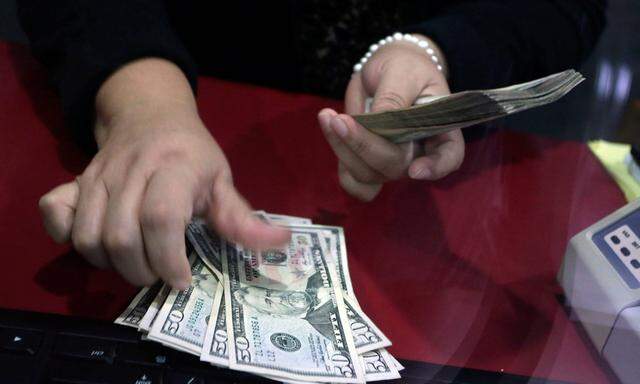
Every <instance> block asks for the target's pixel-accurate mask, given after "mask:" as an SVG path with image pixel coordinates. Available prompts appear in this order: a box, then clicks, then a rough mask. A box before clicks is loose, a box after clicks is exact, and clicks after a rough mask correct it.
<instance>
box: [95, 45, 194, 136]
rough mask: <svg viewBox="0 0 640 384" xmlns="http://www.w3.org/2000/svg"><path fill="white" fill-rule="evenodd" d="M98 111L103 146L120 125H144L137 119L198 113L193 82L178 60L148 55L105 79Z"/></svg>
mask: <svg viewBox="0 0 640 384" xmlns="http://www.w3.org/2000/svg"><path fill="white" fill-rule="evenodd" d="M95 112H96V115H95V127H94V135H95V138H96V141H97V143H98V146H101V144H102V143H103V142H104V141H106V139H107V137H108V136H110V135H111V134H113V133H114V131H116V130H117V129H119V127H126V126H131V125H135V126H139V127H144V126H145V125H146V124H134V123H135V122H136V121H149V120H152V119H155V118H158V117H160V116H165V117H170V116H181V115H185V116H197V106H196V102H195V97H194V95H193V93H192V91H191V87H190V85H189V82H188V81H187V79H186V77H185V76H184V74H183V73H182V71H181V70H180V69H179V68H178V67H177V66H176V65H175V64H173V63H171V62H169V61H167V60H164V59H157V58H145V59H140V60H136V61H133V62H131V63H128V64H126V65H125V66H123V67H122V68H120V69H118V70H117V71H116V72H114V73H113V74H112V75H111V76H110V77H109V78H108V79H107V80H105V82H104V83H103V84H102V86H101V87H100V89H99V90H98V93H97V94H96V99H95ZM124 129H128V128H124Z"/></svg>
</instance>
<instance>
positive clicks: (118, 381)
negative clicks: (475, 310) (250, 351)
mask: <svg viewBox="0 0 640 384" xmlns="http://www.w3.org/2000/svg"><path fill="white" fill-rule="evenodd" d="M400 363H402V364H403V365H404V366H405V369H404V370H403V371H402V372H401V375H402V378H401V379H399V380H393V381H390V382H391V383H409V384H418V383H420V384H425V383H434V384H491V383H500V384H518V383H522V384H524V383H527V384H543V383H546V384H560V383H559V382H552V381H546V380H542V379H535V378H529V377H524V376H514V375H509V374H503V373H497V372H487V371H478V370H472V369H465V368H457V367H449V366H440V365H435V364H428V363H423V362H416V361H408V360H400ZM0 383H1V384H5V383H6V384H40V383H43V384H44V383H55V384H159V383H164V384H210V383H275V381H271V380H267V379H264V378H261V377H258V376H254V375H251V374H248V373H242V372H238V371H231V370H229V369H224V368H218V367H214V366H212V365H209V364H208V363H203V362H201V361H200V360H199V358H198V357H196V356H192V355H189V354H186V353H183V352H178V351H175V350H172V349H169V348H165V347H163V346H162V345H160V344H157V343H152V342H148V341H144V340H141V338H140V334H139V333H138V332H136V330H134V329H132V328H127V327H123V326H120V325H115V324H112V323H110V322H105V321H98V320H90V319H84V318H76V317H69V316H61V315H53V314H44V313H36V312H25V311H16V310H6V309H0ZM381 383H382V382H381Z"/></svg>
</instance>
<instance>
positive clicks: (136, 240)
mask: <svg viewBox="0 0 640 384" xmlns="http://www.w3.org/2000/svg"><path fill="white" fill-rule="evenodd" d="M147 64H148V63H147ZM154 65H156V67H155V68H153V69H154V70H156V69H157V63H154ZM162 65H165V66H166V65H170V66H173V64H170V63H168V62H165V63H162ZM125 68H126V67H125ZM149 69H150V68H149V67H148V66H147V67H146V68H133V69H131V68H127V71H129V72H125V73H124V74H123V73H120V74H118V76H121V77H122V76H124V79H122V80H124V81H123V82H116V83H113V82H112V83H109V82H110V81H112V80H113V79H110V80H108V82H107V83H105V85H103V87H102V88H101V91H100V93H99V94H98V98H97V101H96V104H97V113H98V119H97V123H96V138H97V141H98V146H99V151H98V153H97V154H96V156H95V157H94V158H93V160H92V161H91V163H90V164H89V166H88V167H87V168H86V169H85V171H84V172H83V173H82V175H81V176H79V177H78V178H77V179H76V181H74V182H71V183H67V184H63V185H61V186H59V187H57V188H55V189H53V190H52V191H51V192H49V193H47V194H46V195H44V196H43V197H42V198H41V200H40V209H41V212H42V216H43V221H44V223H45V228H46V229H47V231H48V232H49V234H50V235H51V236H52V237H53V238H54V240H56V241H58V242H66V241H68V240H71V241H72V243H73V245H74V247H75V248H76V250H77V251H78V252H79V253H81V254H82V255H83V256H84V257H85V258H86V259H87V260H88V261H89V262H90V263H91V264H93V265H95V266H98V267H109V266H112V267H113V268H115V269H116V270H117V271H118V272H119V273H120V274H121V275H122V276H123V277H124V278H125V279H126V280H128V281H130V282H131V283H133V284H137V285H149V284H152V283H153V282H154V281H155V280H156V279H157V278H158V277H160V278H162V279H163V280H164V281H165V282H167V283H168V284H170V285H171V286H172V287H174V288H177V289H185V288H186V287H188V286H189V283H190V278H191V273H190V269H189V265H188V262H187V258H186V255H185V252H186V249H185V228H186V225H187V224H188V223H189V222H190V220H191V218H192V216H200V217H204V218H206V219H207V220H208V222H209V224H210V225H211V226H212V227H213V228H214V229H215V230H216V231H217V232H218V233H219V234H220V235H221V236H223V237H226V238H228V239H230V240H231V241H234V242H238V243H241V244H243V245H245V246H247V247H250V248H258V249H259V248H267V247H276V246H281V245H283V244H285V243H286V242H287V241H288V239H289V233H288V231H286V230H284V229H282V228H278V227H275V226H270V225H268V224H265V223H263V222H262V221H261V220H259V219H257V218H255V217H254V215H253V214H252V210H251V208H250V207H249V205H248V204H247V202H246V201H245V200H244V199H243V198H242V196H240V194H239V193H238V191H237V190H236V189H235V188H234V185H233V181H232V177H231V170H230V168H229V164H228V163H227V160H226V158H225V156H224V154H223V152H222V150H221V149H220V147H219V146H218V144H217V143H216V141H215V140H214V139H213V137H212V136H211V135H210V134H209V132H208V130H207V129H206V128H205V126H204V124H203V123H202V121H201V120H200V118H199V116H198V114H197V111H196V107H195V102H194V101H193V100H190V98H192V96H191V90H190V89H189V86H188V84H186V80H184V79H181V80H176V81H177V82H178V83H179V84H167V85H169V86H171V87H172V88H173V89H174V90H175V89H176V86H177V85H178V88H177V89H182V90H183V91H184V92H183V95H182V96H179V92H178V93H176V92H173V93H172V94H171V95H172V97H170V99H169V100H166V101H167V102H165V101H164V100H159V98H156V97H147V96H148V95H138V96H140V97H136V98H135V100H127V98H128V96H127V95H125V94H122V93H121V91H125V90H127V89H128V86H129V85H128V84H127V82H129V83H130V82H131V80H132V78H136V76H137V75H139V74H140V73H141V72H146V73H147V74H148V73H149V72H148V71H149ZM132 71H133V73H132ZM138 71H141V72H138ZM163 71H165V72H164V73H163ZM166 72H168V73H166ZM125 75H126V76H125ZM156 75H157V76H160V77H161V78H162V80H161V82H165V83H167V82H168V81H167V79H169V78H171V76H178V77H179V76H182V77H183V75H182V73H181V72H180V71H179V70H178V69H177V68H175V67H174V68H171V67H169V68H161V70H159V71H157V72H156ZM145 76H146V75H145ZM146 81H149V79H148V78H147V77H145V82H146ZM169 82H170V81H169ZM154 83H155V82H154ZM105 87H106V88H105ZM180 87H182V88H180ZM184 87H186V89H185V88H184ZM141 89H144V90H145V92H151V91H152V90H151V89H149V87H143V88H141ZM185 92H186V93H185ZM176 97H178V98H177V99H176ZM122 98H124V100H123V99H122ZM160 99H162V98H160ZM149 100H151V101H149ZM123 105H126V106H127V107H126V108H122V106H123ZM114 111H117V112H118V113H112V112H114Z"/></svg>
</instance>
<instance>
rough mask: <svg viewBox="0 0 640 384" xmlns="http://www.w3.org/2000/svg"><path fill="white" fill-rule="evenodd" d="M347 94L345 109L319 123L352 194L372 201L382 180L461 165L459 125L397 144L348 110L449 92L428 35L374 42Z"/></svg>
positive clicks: (430, 175) (427, 176) (378, 108)
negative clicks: (439, 133)
mask: <svg viewBox="0 0 640 384" xmlns="http://www.w3.org/2000/svg"><path fill="white" fill-rule="evenodd" d="M354 69H355V72H354V74H353V76H352V78H351V81H350V83H349V85H348V87H347V91H346V94H345V112H346V114H338V113H337V112H336V111H333V110H331V109H323V110H322V111H320V113H319V114H318V121H319V123H320V127H321V129H322V131H323V133H324V135H325V137H326V139H327V141H328V142H329V144H330V145H331V148H332V149H333V152H334V153H335V155H336V156H337V157H338V160H339V162H338V175H339V179H340V184H341V185H342V187H343V188H344V189H345V190H346V191H347V192H348V193H349V194H351V195H353V196H354V197H356V198H358V199H360V200H364V201H370V200H372V199H373V198H375V196H376V195H377V194H378V193H379V192H380V190H381V188H382V185H383V183H385V182H387V181H391V180H397V179H400V178H403V177H410V178H412V179H417V180H437V179H440V178H442V177H444V176H446V175H447V174H449V173H451V172H453V171H455V170H457V169H458V168H459V167H460V165H461V163H462V160H463V158H464V139H463V137H462V133H461V132H460V130H456V131H452V132H448V133H445V134H441V135H437V136H434V137H431V138H428V139H426V140H424V141H422V142H419V143H418V142H411V143H404V144H394V143H391V142H389V141H387V140H385V139H383V138H382V137H379V136H377V135H375V134H374V133H371V132H369V131H368V130H366V129H365V128H364V127H362V126H360V125H359V124H358V123H356V122H355V120H354V119H353V118H352V117H351V116H349V115H356V114H361V113H364V112H365V103H366V100H367V98H370V97H373V103H372V105H371V112H382V111H386V110H391V109H399V108H406V107H409V106H411V105H412V104H413V102H414V101H415V100H416V99H417V98H419V97H421V96H428V95H446V94H449V93H450V91H449V86H448V85H447V80H446V77H445V74H446V62H445V61H444V56H443V55H442V53H441V51H440V50H439V49H438V47H437V46H436V45H435V44H434V43H433V42H432V41H431V40H429V39H427V38H426V37H425V36H421V35H401V34H395V35H393V36H390V37H388V38H386V39H384V40H381V41H380V42H379V43H378V44H375V45H373V46H372V47H371V49H370V51H369V53H368V54H367V55H366V56H365V57H364V58H363V60H362V62H361V63H359V64H356V67H355V68H354Z"/></svg>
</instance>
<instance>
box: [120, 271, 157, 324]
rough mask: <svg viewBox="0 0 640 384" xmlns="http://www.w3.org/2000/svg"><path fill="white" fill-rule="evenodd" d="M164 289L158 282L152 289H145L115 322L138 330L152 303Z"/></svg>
mask: <svg viewBox="0 0 640 384" xmlns="http://www.w3.org/2000/svg"><path fill="white" fill-rule="evenodd" d="M160 289H162V283H161V282H157V283H156V284H154V285H152V286H150V287H144V288H142V290H141V291H140V292H139V293H138V294H137V295H136V297H134V298H133V300H132V301H131V303H130V304H129V306H128V307H127V309H125V310H124V312H122V314H120V316H118V318H117V319H116V320H115V323H116V324H120V325H125V326H128V327H133V328H138V326H139V325H140V322H141V321H142V318H143V317H144V315H145V313H147V310H148V309H149V307H150V306H151V303H152V302H153V300H154V299H155V298H156V296H157V295H158V293H159V292H160Z"/></svg>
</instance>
